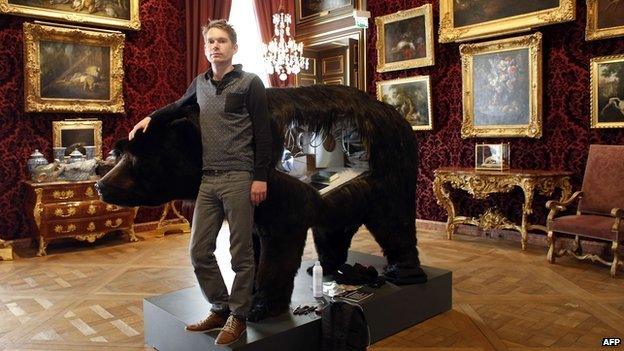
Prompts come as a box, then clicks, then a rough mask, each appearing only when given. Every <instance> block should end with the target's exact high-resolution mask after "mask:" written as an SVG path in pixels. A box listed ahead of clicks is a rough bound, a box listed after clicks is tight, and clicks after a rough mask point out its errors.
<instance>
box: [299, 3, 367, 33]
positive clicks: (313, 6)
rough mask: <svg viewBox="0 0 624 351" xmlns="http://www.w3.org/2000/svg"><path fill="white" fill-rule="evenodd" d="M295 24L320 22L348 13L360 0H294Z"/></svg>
mask: <svg viewBox="0 0 624 351" xmlns="http://www.w3.org/2000/svg"><path fill="white" fill-rule="evenodd" d="M294 2H295V21H294V22H295V25H296V26H297V27H298V26H299V25H300V24H301V25H302V24H306V25H308V24H320V23H322V22H325V21H331V20H336V19H339V18H341V17H344V16H348V15H350V14H351V13H352V12H353V10H354V9H360V8H361V2H362V0H295V1H294Z"/></svg>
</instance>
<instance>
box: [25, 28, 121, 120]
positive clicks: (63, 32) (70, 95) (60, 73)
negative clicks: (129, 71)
mask: <svg viewBox="0 0 624 351" xmlns="http://www.w3.org/2000/svg"><path fill="white" fill-rule="evenodd" d="M124 38H125V36H124V35H123V34H122V33H119V32H112V31H90V30H85V29H81V28H65V27H53V26H48V25H42V24H32V23H24V99H25V103H24V108H25V110H26V112H74V113H86V112H93V113H123V112H124V102H123V92H122V90H123V76H124V71H123V61H122V60H123V47H124Z"/></svg>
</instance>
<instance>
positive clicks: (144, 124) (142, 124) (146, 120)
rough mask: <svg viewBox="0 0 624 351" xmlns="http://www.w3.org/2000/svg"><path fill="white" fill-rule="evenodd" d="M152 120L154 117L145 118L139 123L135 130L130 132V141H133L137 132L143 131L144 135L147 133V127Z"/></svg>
mask: <svg viewBox="0 0 624 351" xmlns="http://www.w3.org/2000/svg"><path fill="white" fill-rule="evenodd" d="M151 120H152V117H145V118H143V119H142V120H141V121H140V122H139V123H137V124H136V125H135V126H134V128H132V130H131V131H130V133H129V134H128V139H129V140H132V138H134V134H135V133H136V132H137V130H139V129H141V130H143V133H145V131H146V130H147V126H148V125H149V123H150V121H151Z"/></svg>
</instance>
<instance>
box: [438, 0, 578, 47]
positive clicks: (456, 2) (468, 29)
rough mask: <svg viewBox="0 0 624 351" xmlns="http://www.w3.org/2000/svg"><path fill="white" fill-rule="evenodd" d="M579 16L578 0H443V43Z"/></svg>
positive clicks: (567, 19)
mask: <svg viewBox="0 0 624 351" xmlns="http://www.w3.org/2000/svg"><path fill="white" fill-rule="evenodd" d="M575 19H576V0H542V1H516V0H496V1H492V0H440V30H439V32H440V35H439V38H438V40H439V41H440V42H441V43H450V42H455V41H457V42H461V41H468V40H474V39H482V38H489V37H494V36H501V35H506V34H511V33H517V32H520V31H528V30H531V29H534V28H537V27H541V26H545V25H549V24H554V23H561V22H568V21H573V20H575Z"/></svg>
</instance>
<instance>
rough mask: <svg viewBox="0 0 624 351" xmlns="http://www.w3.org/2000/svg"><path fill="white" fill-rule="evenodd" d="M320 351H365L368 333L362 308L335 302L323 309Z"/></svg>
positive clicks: (368, 337)
mask: <svg viewBox="0 0 624 351" xmlns="http://www.w3.org/2000/svg"><path fill="white" fill-rule="evenodd" d="M321 333H322V340H321V350H322V351H365V350H366V348H367V347H368V346H369V345H370V335H369V334H370V333H369V330H368V324H367V323H366V317H365V316H364V311H363V310H362V307H360V306H359V305H355V304H350V303H348V302H345V301H336V302H333V303H331V304H330V305H329V306H327V307H325V308H324V309H323V314H322V327H321Z"/></svg>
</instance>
